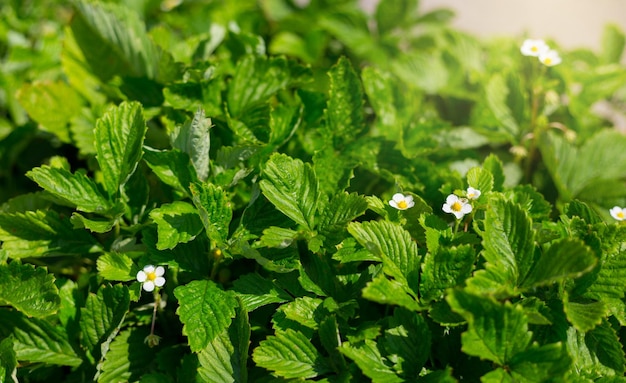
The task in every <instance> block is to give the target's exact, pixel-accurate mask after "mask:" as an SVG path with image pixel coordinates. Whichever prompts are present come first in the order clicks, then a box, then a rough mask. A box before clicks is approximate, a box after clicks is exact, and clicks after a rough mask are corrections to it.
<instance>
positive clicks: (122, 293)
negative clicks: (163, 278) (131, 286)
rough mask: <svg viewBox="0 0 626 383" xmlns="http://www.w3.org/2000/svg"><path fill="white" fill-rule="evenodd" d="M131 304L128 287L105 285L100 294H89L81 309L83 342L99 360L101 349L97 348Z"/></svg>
mask: <svg viewBox="0 0 626 383" xmlns="http://www.w3.org/2000/svg"><path fill="white" fill-rule="evenodd" d="M129 305H130V295H129V292H128V287H126V286H123V285H114V286H110V285H105V286H103V287H101V288H100V289H99V290H98V294H97V295H96V294H93V293H91V294H89V296H88V297H87V302H86V304H85V307H83V308H81V309H80V329H81V333H82V335H83V336H82V338H81V341H82V344H83V345H84V346H85V347H86V348H87V349H88V350H89V351H90V352H91V354H92V355H93V357H94V358H95V359H96V360H97V359H99V358H100V356H101V350H100V349H99V348H97V346H99V345H100V344H102V343H104V342H105V341H106V340H107V338H108V337H109V336H110V335H111V334H112V333H113V332H114V331H116V329H117V328H118V326H120V324H121V323H122V321H123V320H124V318H125V317H126V313H127V312H128V309H129Z"/></svg>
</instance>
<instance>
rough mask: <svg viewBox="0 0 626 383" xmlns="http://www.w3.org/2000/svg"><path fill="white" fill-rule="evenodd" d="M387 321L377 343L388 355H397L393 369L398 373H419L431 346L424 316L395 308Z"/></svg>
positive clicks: (428, 329)
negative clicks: (387, 324)
mask: <svg viewBox="0 0 626 383" xmlns="http://www.w3.org/2000/svg"><path fill="white" fill-rule="evenodd" d="M389 322H390V323H389V328H388V329H386V330H385V334H384V336H383V338H382V339H380V341H379V344H380V345H381V346H382V347H383V349H384V350H385V351H386V352H387V353H388V354H389V355H394V357H395V356H397V359H396V365H395V366H394V367H395V368H394V369H395V370H396V371H398V373H399V374H400V375H402V376H405V377H412V376H418V375H420V372H421V371H422V368H423V367H424V365H425V364H426V361H427V360H428V358H429V357H430V349H431V346H432V344H431V338H432V335H431V332H430V328H429V327H428V324H427V323H426V321H425V320H424V317H422V316H421V315H419V314H418V313H416V312H414V311H408V310H404V309H400V308H396V309H395V310H394V313H393V316H391V317H390V318H389Z"/></svg>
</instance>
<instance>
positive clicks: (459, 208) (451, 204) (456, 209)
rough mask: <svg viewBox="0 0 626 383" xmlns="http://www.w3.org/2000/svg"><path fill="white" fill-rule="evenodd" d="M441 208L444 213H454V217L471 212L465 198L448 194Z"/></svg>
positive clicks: (470, 206)
mask: <svg viewBox="0 0 626 383" xmlns="http://www.w3.org/2000/svg"><path fill="white" fill-rule="evenodd" d="M442 209H443V211H444V212H446V213H450V214H454V216H455V217H456V219H461V218H463V216H464V215H465V214H469V213H471V212H472V205H470V204H469V203H468V202H467V199H465V198H459V197H458V196H456V195H454V194H450V195H449V196H448V198H446V203H445V204H443V208H442Z"/></svg>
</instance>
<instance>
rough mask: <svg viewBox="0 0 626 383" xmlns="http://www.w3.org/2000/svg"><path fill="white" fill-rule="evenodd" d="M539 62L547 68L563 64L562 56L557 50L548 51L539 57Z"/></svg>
mask: <svg viewBox="0 0 626 383" xmlns="http://www.w3.org/2000/svg"><path fill="white" fill-rule="evenodd" d="M539 61H541V62H542V63H543V65H545V66H555V65H558V64H560V63H561V56H559V53H558V52H557V51H555V50H552V49H550V50H548V51H546V52H543V53H542V54H540V55H539Z"/></svg>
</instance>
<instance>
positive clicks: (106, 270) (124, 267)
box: [96, 251, 138, 282]
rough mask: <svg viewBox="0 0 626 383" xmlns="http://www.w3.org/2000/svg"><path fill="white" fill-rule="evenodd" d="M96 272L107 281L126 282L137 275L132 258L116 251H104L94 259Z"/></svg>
mask: <svg viewBox="0 0 626 383" xmlns="http://www.w3.org/2000/svg"><path fill="white" fill-rule="evenodd" d="M96 266H97V268H98V274H99V275H100V276H101V277H102V278H104V279H107V280H109V281H121V282H127V281H132V280H134V279H135V277H136V275H137V271H138V270H136V266H135V264H134V262H133V260H132V259H131V258H130V257H129V256H127V255H126V254H122V253H118V252H115V251H113V252H110V253H104V254H103V255H101V256H100V257H98V260H97V261H96Z"/></svg>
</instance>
